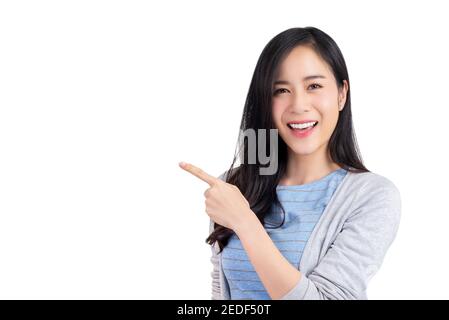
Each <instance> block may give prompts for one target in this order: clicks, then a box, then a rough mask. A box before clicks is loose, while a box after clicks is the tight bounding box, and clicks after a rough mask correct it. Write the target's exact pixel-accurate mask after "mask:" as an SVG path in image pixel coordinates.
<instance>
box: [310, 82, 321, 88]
mask: <svg viewBox="0 0 449 320" xmlns="http://www.w3.org/2000/svg"><path fill="white" fill-rule="evenodd" d="M311 86H318V88H321V86H320V85H319V84H318V83H312V84H311V85H310V86H309V88H310V87H311Z"/></svg>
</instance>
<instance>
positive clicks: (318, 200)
mask: <svg viewBox="0 0 449 320" xmlns="http://www.w3.org/2000/svg"><path fill="white" fill-rule="evenodd" d="M346 173H347V171H346V170H345V169H343V168H341V169H337V170H335V171H333V172H331V173H329V174H328V175H327V176H325V177H323V178H321V179H319V180H316V181H313V182H310V183H306V184H302V185H292V186H277V188H276V193H277V196H278V199H279V201H280V203H281V204H282V206H283V208H284V210H285V221H284V224H283V225H282V227H280V228H279V227H277V226H279V225H280V224H281V222H282V219H283V217H284V216H283V213H282V211H281V209H280V207H278V206H275V205H273V206H272V207H271V209H270V212H269V213H268V214H267V215H266V217H265V220H264V227H265V230H266V231H267V233H268V235H269V236H270V238H271V239H272V241H273V243H274V244H275V245H276V247H277V248H278V249H279V251H280V252H281V254H282V255H283V256H284V257H285V258H286V259H287V260H288V261H289V262H290V264H292V265H293V266H295V267H296V268H298V269H299V262H300V260H301V256H302V252H303V250H304V247H305V245H306V243H307V240H308V239H309V236H310V234H311V232H312V231H313V228H314V227H315V224H316V223H317V222H318V220H319V219H320V217H321V214H322V213H323V211H324V209H325V207H326V205H327V204H328V202H329V200H330V199H331V197H332V195H333V193H334V191H335V189H336V188H337V186H338V184H339V183H340V182H341V181H342V180H343V178H344V176H345V175H346ZM222 264H223V272H224V275H225V278H226V280H227V281H228V283H229V288H230V295H231V299H256V300H269V299H270V296H269V295H268V293H267V291H266V290H265V288H264V286H263V284H262V282H261V281H260V279H259V277H258V275H257V273H256V271H255V270H254V267H253V266H252V264H251V262H250V261H249V258H248V256H247V254H246V251H245V249H244V248H243V246H242V243H241V242H240V240H239V238H238V237H237V235H236V234H233V235H232V236H231V238H230V239H229V243H228V245H227V246H226V247H224V249H223V252H222Z"/></svg>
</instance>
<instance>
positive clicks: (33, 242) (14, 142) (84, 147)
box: [0, 0, 449, 299]
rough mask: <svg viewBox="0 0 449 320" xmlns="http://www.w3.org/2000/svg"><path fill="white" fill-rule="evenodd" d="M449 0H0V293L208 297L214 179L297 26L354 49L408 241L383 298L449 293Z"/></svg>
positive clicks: (360, 134)
mask: <svg viewBox="0 0 449 320" xmlns="http://www.w3.org/2000/svg"><path fill="white" fill-rule="evenodd" d="M444 3H445V2H444V1H425V2H424V1H420V2H413V1H394V2H393V1H388V2H387V1H383V2H382V1H376V2H374V1H373V2H371V4H368V3H366V2H364V1H363V2H360V1H353V2H352V1H328V2H327V1H319V2H316V1H298V0H295V1H279V0H276V1H257V2H256V1H254V2H245V1H226V2H215V1H193V0H191V1H160V2H153V1H151V2H150V1H4V2H1V3H0V298H2V299H209V298H210V293H211V283H210V282H211V277H210V272H211V267H212V265H211V263H210V261H209V258H210V247H209V245H207V244H206V243H205V238H206V237H207V235H208V228H209V217H208V216H207V214H206V213H205V212H204V196H203V192H204V190H205V189H206V188H207V186H206V185H205V184H204V183H203V182H202V181H199V180H197V179H195V178H194V177H192V176H190V175H188V174H187V173H186V172H184V171H182V170H181V169H180V168H179V167H178V162H179V161H182V160H184V161H188V162H192V163H194V164H196V165H198V166H200V167H202V168H203V169H204V170H205V171H207V172H209V173H210V174H213V175H215V176H218V175H219V174H221V173H222V172H223V171H224V170H225V169H227V168H228V167H229V165H230V163H231V160H232V156H233V153H234V148H235V143H236V142H237V134H238V129H239V124H240V119H241V115H242V110H243V104H244V101H245V98H246V94H247V90H248V87H249V83H250V80H251V77H252V72H253V71H254V67H255V65H256V62H257V59H258V57H259V55H260V53H261V51H262V49H263V47H264V46H265V44H266V43H267V42H268V41H269V40H270V39H271V38H273V37H274V36H275V35H276V34H278V33H280V32H282V31H284V30H286V29H288V28H291V27H305V26H315V27H317V28H320V29H321V30H323V31H324V32H326V33H328V34H329V35H330V36H331V37H332V38H333V39H334V40H335V41H336V42H337V44H338V45H339V47H340V49H341V50H342V52H343V54H344V57H345V59H346V63H347V67H348V70H349V78H350V84H351V94H352V109H353V115H354V124H355V130H356V134H357V138H358V142H359V145H360V148H361V151H362V156H363V159H364V161H365V164H366V166H367V167H368V169H370V170H371V171H373V172H375V173H378V174H381V175H383V176H385V177H387V178H389V179H390V180H391V181H393V182H394V183H395V185H396V186H397V187H398V189H399V190H400V192H401V196H402V202H403V211H402V220H401V226H400V229H399V232H398V235H397V238H396V240H395V242H394V243H393V245H392V246H391V248H390V250H389V251H388V253H387V256H386V258H385V260H384V264H383V265H382V268H381V269H380V271H379V272H378V273H377V275H376V276H375V277H374V278H373V279H372V281H371V282H370V286H369V290H368V295H369V298H370V299H431V298H436V299H447V298H449V294H448V293H447V289H446V288H447V286H448V285H449V275H448V272H447V270H449V259H448V253H447V252H448V249H447V244H448V243H449V231H448V229H449V217H448V215H449V211H448V209H447V205H446V200H447V199H448V195H447V192H448V188H447V181H448V178H449V176H448V171H447V169H446V165H447V164H448V162H449V161H448V160H449V159H448V155H447V151H446V150H447V138H448V136H449V134H448V132H447V130H448V128H449V125H448V115H449V111H448V110H449V104H448V80H447V75H448V71H449V68H448V67H449V63H448V58H447V57H448V56H449V48H448V45H447V34H446V31H447V30H448V29H449V23H448V20H447V10H445V8H444V7H443V6H444Z"/></svg>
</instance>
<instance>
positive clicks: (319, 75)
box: [274, 74, 326, 85]
mask: <svg viewBox="0 0 449 320" xmlns="http://www.w3.org/2000/svg"><path fill="white" fill-rule="evenodd" d="M311 79H326V77H325V76H323V75H321V74H314V75H311V76H307V77H304V78H302V81H307V80H311ZM277 84H290V82H288V81H287V80H276V81H275V82H274V85H277Z"/></svg>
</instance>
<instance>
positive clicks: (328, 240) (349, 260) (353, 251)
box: [209, 172, 401, 300]
mask: <svg viewBox="0 0 449 320" xmlns="http://www.w3.org/2000/svg"><path fill="white" fill-rule="evenodd" d="M223 176H224V174H222V175H221V176H220V179H222V180H223ZM400 216H401V196H400V193H399V190H398V189H397V188H396V186H395V185H394V184H393V182H391V181H390V180H388V179H387V178H385V177H383V176H381V175H379V174H375V173H372V172H363V173H353V172H348V173H347V174H346V176H345V177H344V178H343V180H342V181H341V183H340V184H339V185H338V187H337V189H336V190H335V192H334V194H333V195H332V198H331V199H330V201H329V203H328V205H327V206H326V208H325V210H324V212H323V214H322V216H321V217H320V220H319V221H318V223H317V224H316V226H315V228H314V230H313V232H312V233H311V235H310V238H309V240H308V241H307V243H306V246H305V248H304V252H303V255H302V257H301V261H300V265H299V270H300V271H301V278H300V280H299V282H298V283H297V284H296V285H295V286H294V287H293V288H292V289H291V290H290V291H289V292H287V293H286V294H285V295H284V296H283V297H282V298H281V299H282V300H284V299H285V300H310V299H312V300H325V299H359V300H365V299H368V297H367V294H366V289H367V285H368V282H369V280H370V279H371V278H372V276H374V274H375V273H376V272H377V270H378V269H379V268H380V266H381V264H382V261H383V259H384V256H385V254H386V252H387V250H388V248H389V246H390V245H391V243H392V242H393V240H394V238H395V237H396V233H397V231H398V227H399V221H400ZM213 225H214V223H213V221H212V219H210V223H209V234H210V233H211V232H212V231H213ZM211 249H212V257H211V259H210V261H211V262H212V265H213V270H212V272H211V275H212V299H213V300H229V299H230V293H229V292H230V291H229V285H228V283H227V281H226V278H225V277H224V273H223V270H222V267H221V266H222V264H221V253H220V254H218V251H219V248H218V243H215V244H214V245H213V246H211Z"/></svg>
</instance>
